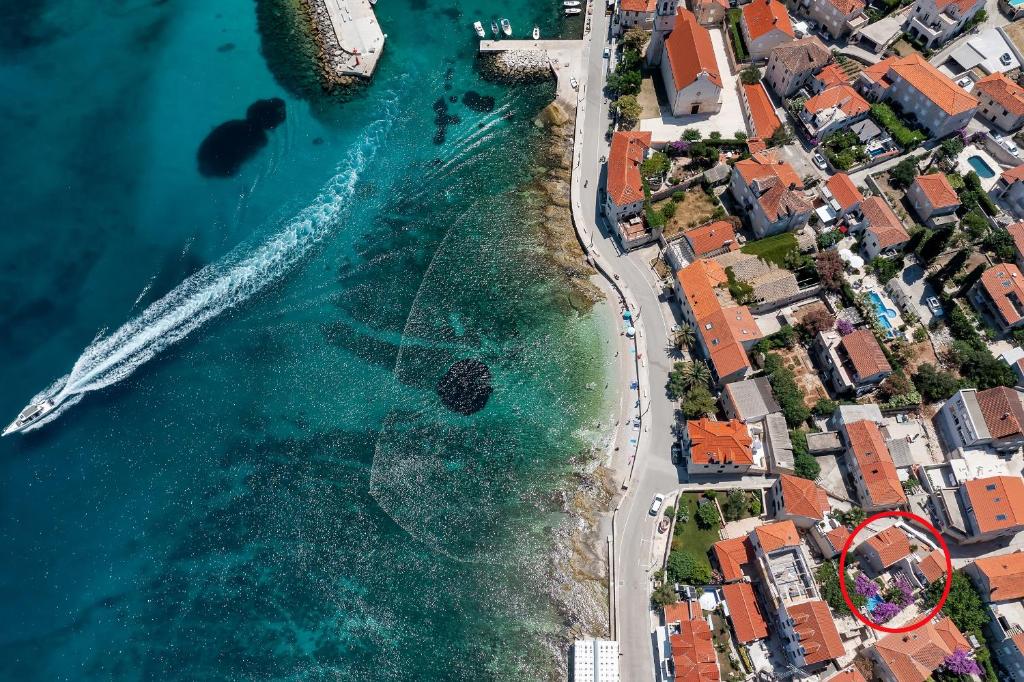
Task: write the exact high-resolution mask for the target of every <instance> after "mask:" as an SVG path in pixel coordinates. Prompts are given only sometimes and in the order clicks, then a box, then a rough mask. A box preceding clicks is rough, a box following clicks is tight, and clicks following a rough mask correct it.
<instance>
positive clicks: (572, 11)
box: [565, 7, 583, 17]
mask: <svg viewBox="0 0 1024 682" xmlns="http://www.w3.org/2000/svg"><path fill="white" fill-rule="evenodd" d="M582 13H583V10H581V9H580V8H579V7H567V8H566V10H565V16H567V17H574V16H576V15H577V14H582Z"/></svg>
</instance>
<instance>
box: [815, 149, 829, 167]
mask: <svg viewBox="0 0 1024 682" xmlns="http://www.w3.org/2000/svg"><path fill="white" fill-rule="evenodd" d="M811 161H813V162H814V165H815V166H817V167H818V168H820V169H821V170H825V169H827V168H828V164H827V163H825V157H824V156H822V155H821V154H819V153H818V152H814V156H812V157H811Z"/></svg>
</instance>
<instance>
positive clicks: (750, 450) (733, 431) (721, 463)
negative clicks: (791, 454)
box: [683, 419, 765, 475]
mask: <svg viewBox="0 0 1024 682" xmlns="http://www.w3.org/2000/svg"><path fill="white" fill-rule="evenodd" d="M683 448H684V450H685V451H686V452H688V453H689V456H688V457H687V459H686V470H687V471H688V472H689V473H690V474H691V475H697V474H744V473H747V472H748V471H751V470H759V471H764V468H765V466H764V454H763V451H762V449H761V444H760V442H755V441H754V440H753V439H752V438H751V437H750V432H749V431H748V430H747V427H746V425H745V424H743V422H740V421H736V420H735V419H731V420H729V421H727V422H716V421H711V420H710V419H697V420H691V421H688V422H686V430H685V431H684V436H683Z"/></svg>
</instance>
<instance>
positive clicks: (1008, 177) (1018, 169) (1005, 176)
mask: <svg viewBox="0 0 1024 682" xmlns="http://www.w3.org/2000/svg"><path fill="white" fill-rule="evenodd" d="M999 179H1000V180H1005V181H1006V184H1008V185H1012V184H1013V183H1015V182H1018V181H1020V180H1024V163H1022V164H1021V165H1019V166H1014V167H1013V168H1011V169H1009V170H1004V171H1003V172H1002V173H1001V174H1000V175H999Z"/></svg>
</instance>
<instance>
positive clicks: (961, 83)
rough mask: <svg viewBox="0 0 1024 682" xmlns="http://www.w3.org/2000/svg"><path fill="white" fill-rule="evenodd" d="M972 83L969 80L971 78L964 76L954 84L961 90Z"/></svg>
mask: <svg viewBox="0 0 1024 682" xmlns="http://www.w3.org/2000/svg"><path fill="white" fill-rule="evenodd" d="M973 82H974V81H973V80H971V77H970V76H964V77H963V78H961V79H960V80H958V81H957V82H956V84H957V85H959V86H960V87H961V88H966V87H967V86H968V85H970V84H971V83H973Z"/></svg>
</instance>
